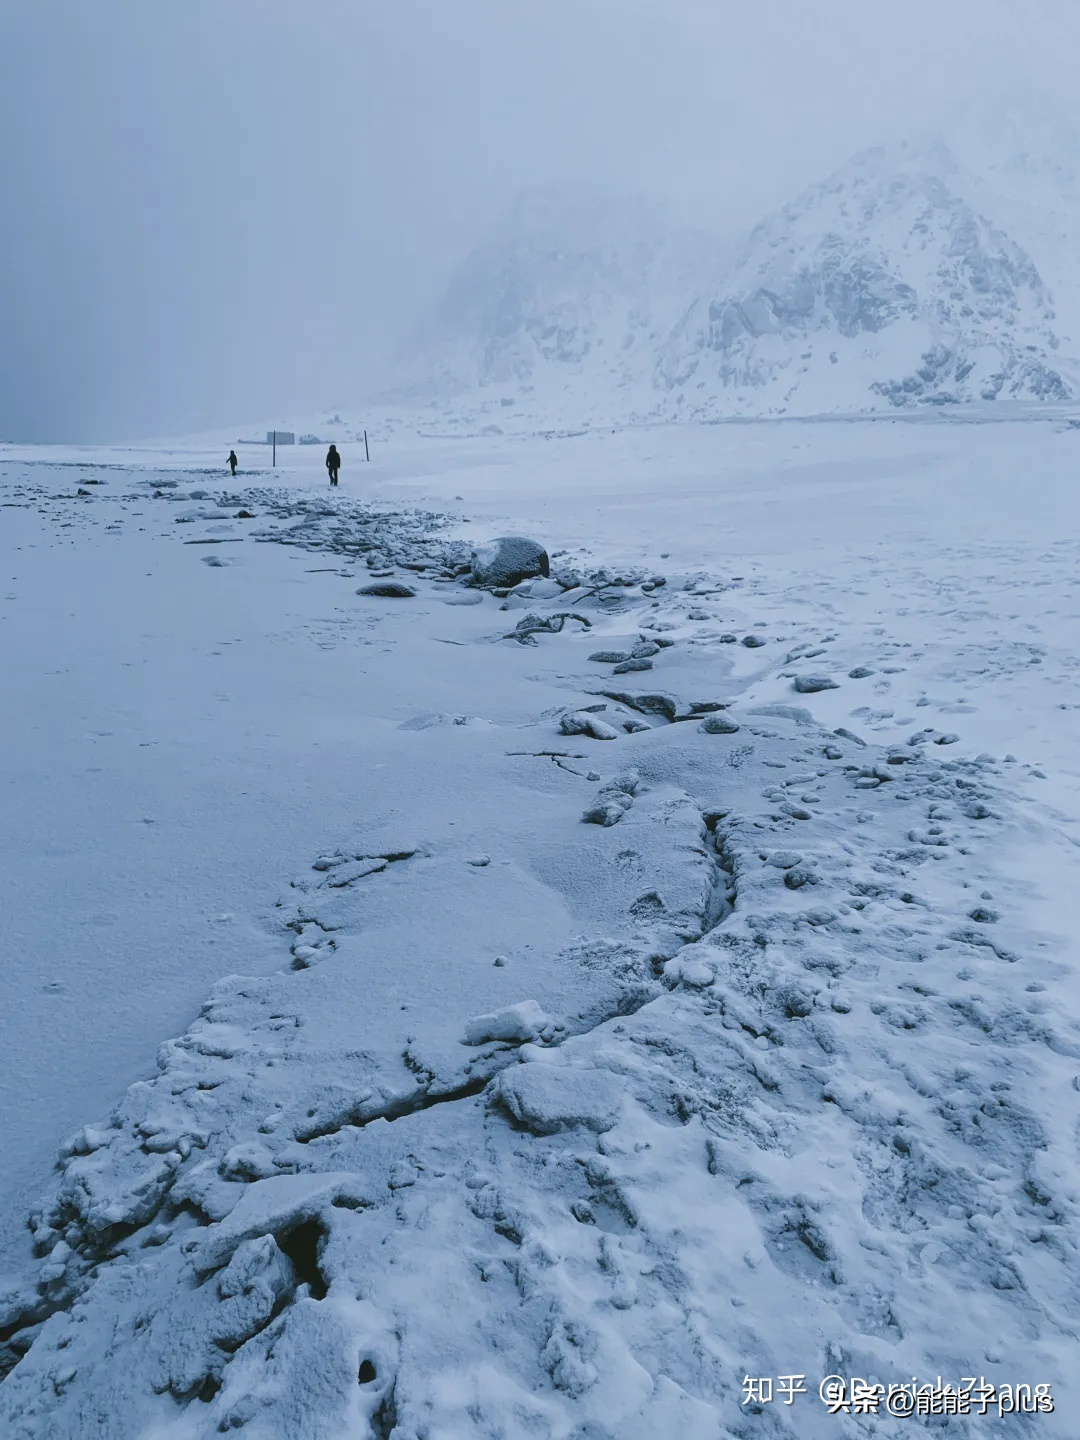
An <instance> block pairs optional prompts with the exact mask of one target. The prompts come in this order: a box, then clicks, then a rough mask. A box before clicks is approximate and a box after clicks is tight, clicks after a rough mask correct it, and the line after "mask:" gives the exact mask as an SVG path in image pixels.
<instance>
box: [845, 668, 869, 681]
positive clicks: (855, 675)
mask: <svg viewBox="0 0 1080 1440" xmlns="http://www.w3.org/2000/svg"><path fill="white" fill-rule="evenodd" d="M847 673H848V679H849V680H865V679H866V678H867V676H869V675H873V673H874V672H873V670H871V669H869V668H868V667H867V666H866V665H856V666H855V669H854V670H849V671H848V672H847Z"/></svg>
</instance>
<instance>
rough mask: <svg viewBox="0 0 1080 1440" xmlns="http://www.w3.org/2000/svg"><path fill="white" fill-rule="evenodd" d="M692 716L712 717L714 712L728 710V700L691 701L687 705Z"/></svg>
mask: <svg viewBox="0 0 1080 1440" xmlns="http://www.w3.org/2000/svg"><path fill="white" fill-rule="evenodd" d="M686 708H687V710H689V712H690V714H691V715H711V714H712V713H713V711H714V710H726V709H727V701H726V700H691V701H690V703H689V705H687V707H686Z"/></svg>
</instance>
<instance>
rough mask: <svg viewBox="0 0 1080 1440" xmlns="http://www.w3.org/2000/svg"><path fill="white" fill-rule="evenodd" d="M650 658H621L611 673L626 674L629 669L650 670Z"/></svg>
mask: <svg viewBox="0 0 1080 1440" xmlns="http://www.w3.org/2000/svg"><path fill="white" fill-rule="evenodd" d="M651 669H652V661H651V660H622V661H620V663H619V664H618V665H616V666H615V669H614V670H613V671H612V674H613V675H628V674H629V673H630V671H631V670H651Z"/></svg>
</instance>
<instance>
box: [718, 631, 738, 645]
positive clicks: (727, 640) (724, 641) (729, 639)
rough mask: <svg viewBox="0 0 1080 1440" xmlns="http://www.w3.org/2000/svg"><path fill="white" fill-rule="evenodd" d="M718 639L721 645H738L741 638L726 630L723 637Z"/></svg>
mask: <svg viewBox="0 0 1080 1440" xmlns="http://www.w3.org/2000/svg"><path fill="white" fill-rule="evenodd" d="M718 638H719V640H720V644H721V645H736V644H738V640H739V637H738V636H737V635H733V634H732V633H731V631H730V630H725V631H724V633H723V635H721V636H719V637H718Z"/></svg>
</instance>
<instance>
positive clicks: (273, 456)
mask: <svg viewBox="0 0 1080 1440" xmlns="http://www.w3.org/2000/svg"><path fill="white" fill-rule="evenodd" d="M270 434H271V435H272V436H273V440H272V442H271V443H272V444H273V447H274V452H273V455H272V456H271V459H270V463H271V465H273V466H275V467H276V466H277V431H276V430H271V431H270Z"/></svg>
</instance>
